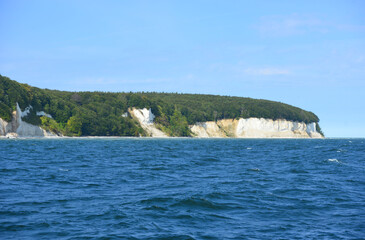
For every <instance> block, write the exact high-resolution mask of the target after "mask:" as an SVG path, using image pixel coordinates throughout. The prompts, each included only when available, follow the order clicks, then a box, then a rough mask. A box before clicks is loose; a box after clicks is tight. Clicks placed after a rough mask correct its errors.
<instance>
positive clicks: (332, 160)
mask: <svg viewBox="0 0 365 240" xmlns="http://www.w3.org/2000/svg"><path fill="white" fill-rule="evenodd" d="M328 161H330V162H337V163H339V162H340V161H339V160H338V159H336V158H330V159H328Z"/></svg>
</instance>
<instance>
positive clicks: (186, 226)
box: [0, 139, 365, 239]
mask: <svg viewBox="0 0 365 240" xmlns="http://www.w3.org/2000/svg"><path fill="white" fill-rule="evenodd" d="M0 238H1V239H364V238H365V139H326V140H238V139H220V140H217V139H216V140H212V139H210V140H197V139H168V140H156V139H53V140H45V139H38V140H37V139H28V140H0Z"/></svg>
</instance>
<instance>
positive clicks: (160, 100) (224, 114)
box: [0, 75, 321, 137]
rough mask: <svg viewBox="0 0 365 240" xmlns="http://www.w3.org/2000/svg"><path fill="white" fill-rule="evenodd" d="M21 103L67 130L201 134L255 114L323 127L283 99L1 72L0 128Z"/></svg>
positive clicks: (49, 124)
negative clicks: (32, 79)
mask: <svg viewBox="0 0 365 240" xmlns="http://www.w3.org/2000/svg"><path fill="white" fill-rule="evenodd" d="M17 104H19V109H20V111H23V112H27V114H24V115H22V116H21V120H22V121H23V122H24V123H29V124H32V125H35V126H40V127H41V128H42V129H45V130H46V131H48V132H54V133H57V134H62V135H67V136H154V135H156V136H157V135H158V136H163V135H168V136H191V135H196V134H194V130H193V129H192V128H191V126H192V125H194V124H196V123H198V124H204V123H205V124H206V125H212V127H220V125H219V124H218V123H219V122H222V121H223V120H225V119H232V121H233V119H236V120H238V119H252V118H255V119H267V120H273V121H276V120H286V121H290V122H293V124H294V123H305V124H312V123H315V125H316V127H317V131H318V132H321V131H320V128H319V125H318V121H319V118H318V117H317V116H316V115H315V114H313V113H312V112H308V111H305V110H303V109H300V108H297V107H293V106H290V105H287V104H284V103H280V102H273V101H268V100H261V99H251V98H241V97H228V96H215V95H200V94H174V93H143V92H142V93H132V92H129V93H109V92H108V93H105V92H65V91H57V90H49V89H39V88H36V87H31V86H29V85H27V84H21V83H18V82H16V81H13V80H10V79H9V78H7V77H4V76H1V75H0V118H1V119H2V122H1V123H0V134H2V135H4V132H5V130H4V129H5V128H6V126H5V125H6V124H5V122H7V123H9V122H12V119H13V112H14V111H16V110H17ZM133 109H134V110H133ZM143 109H146V110H147V109H148V111H149V112H150V113H151V114H152V113H153V115H154V119H153V123H154V124H150V123H149V124H146V123H144V122H143V121H142V122H141V121H140V119H141V116H140V117H139V118H138V117H137V115H138V114H139V115H140V114H141V113H142V112H143V111H144V110H143ZM128 111H129V114H128ZM141 111H142V112H141ZM138 112H139V113H138ZM143 114H144V113H143ZM143 114H142V115H143ZM210 122H211V123H210ZM223 122H224V121H223ZM198 124H197V125H198ZM214 124H216V125H217V124H218V125H217V126H214ZM221 128H222V127H221ZM151 129H154V130H151ZM223 129H224V128H223ZM224 131H225V132H227V131H228V130H224ZM228 132H229V131H228ZM245 132H246V134H247V131H245ZM222 134H223V133H222ZM223 135H224V134H223ZM225 136H235V137H237V136H240V135H239V134H238V135H237V134H231V133H228V134H225Z"/></svg>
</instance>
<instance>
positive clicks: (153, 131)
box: [128, 108, 167, 137]
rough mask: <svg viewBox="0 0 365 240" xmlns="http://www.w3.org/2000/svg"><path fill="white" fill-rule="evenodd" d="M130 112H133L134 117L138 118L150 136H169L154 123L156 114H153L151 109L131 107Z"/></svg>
mask: <svg viewBox="0 0 365 240" xmlns="http://www.w3.org/2000/svg"><path fill="white" fill-rule="evenodd" d="M128 112H129V113H130V114H131V116H132V118H134V119H136V120H137V121H138V122H139V124H140V125H141V127H142V128H143V129H144V130H145V131H146V133H147V135H148V136H150V137H167V135H166V134H165V133H164V132H162V131H161V130H159V129H157V128H156V126H155V125H154V123H153V120H154V118H155V115H153V113H152V111H151V109H147V108H143V109H136V108H130V109H128Z"/></svg>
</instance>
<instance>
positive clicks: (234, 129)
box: [129, 108, 323, 138]
mask: <svg viewBox="0 0 365 240" xmlns="http://www.w3.org/2000/svg"><path fill="white" fill-rule="evenodd" d="M129 113H130V114H131V116H132V117H133V118H134V119H136V120H137V121H138V122H139V123H140V125H141V127H142V128H143V129H144V130H145V131H146V132H147V134H149V136H151V137H167V135H166V134H165V133H163V132H162V131H161V130H159V129H157V128H156V127H155V125H154V123H153V119H154V117H155V116H154V115H153V113H152V111H151V109H146V108H144V109H136V108H132V109H129ZM190 130H191V132H192V135H193V137H198V138H226V137H232V138H323V136H322V135H321V134H320V133H319V132H317V131H316V123H314V122H313V123H309V124H306V123H304V122H293V121H288V120H284V119H279V120H272V119H264V118H247V119H246V118H240V119H238V120H237V119H222V120H218V121H216V122H215V121H208V122H199V123H196V124H194V125H191V126H190Z"/></svg>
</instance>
